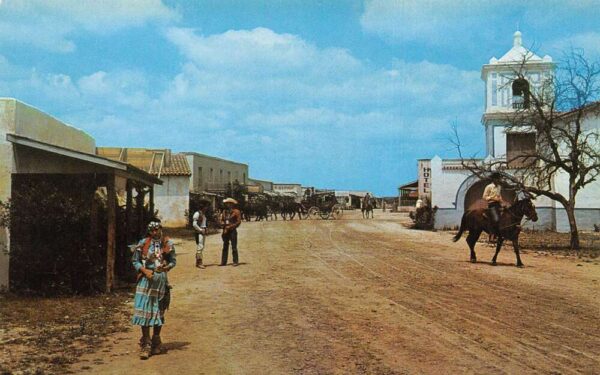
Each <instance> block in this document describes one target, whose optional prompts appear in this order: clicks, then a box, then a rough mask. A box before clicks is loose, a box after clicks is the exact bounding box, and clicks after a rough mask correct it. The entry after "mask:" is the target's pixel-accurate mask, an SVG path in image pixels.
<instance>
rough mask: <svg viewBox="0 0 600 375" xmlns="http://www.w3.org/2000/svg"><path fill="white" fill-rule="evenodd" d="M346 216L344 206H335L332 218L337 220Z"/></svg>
mask: <svg viewBox="0 0 600 375" xmlns="http://www.w3.org/2000/svg"><path fill="white" fill-rule="evenodd" d="M343 215H344V210H343V209H342V206H341V205H339V204H336V205H335V206H333V208H332V209H331V217H332V218H333V219H335V220H338V219H341V218H342V216H343Z"/></svg>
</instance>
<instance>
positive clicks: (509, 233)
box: [453, 196, 538, 267]
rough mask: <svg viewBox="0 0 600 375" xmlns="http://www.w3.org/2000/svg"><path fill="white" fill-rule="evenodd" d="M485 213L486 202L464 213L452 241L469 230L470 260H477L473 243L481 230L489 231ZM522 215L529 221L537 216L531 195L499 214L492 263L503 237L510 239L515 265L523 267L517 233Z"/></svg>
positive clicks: (487, 218)
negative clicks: (482, 205)
mask: <svg viewBox="0 0 600 375" xmlns="http://www.w3.org/2000/svg"><path fill="white" fill-rule="evenodd" d="M488 216H489V214H488V213H487V204H486V205H485V207H477V208H474V209H471V210H468V211H467V212H465V213H464V215H463V217H462V220H461V223H460V229H459V231H458V233H457V234H456V236H454V238H453V241H454V242H456V241H458V240H459V239H460V237H461V235H462V234H463V232H464V231H469V235H468V236H467V243H468V244H469V248H470V249H471V262H473V263H475V262H477V256H476V255H475V244H476V243H477V240H478V239H479V236H480V235H481V232H484V231H485V232H487V233H490V232H491V230H490V228H491V222H490V219H489V217H488ZM523 216H525V217H526V218H527V219H529V220H531V221H537V219H538V216H537V212H536V211H535V206H534V204H533V202H532V201H531V197H529V196H526V197H525V198H523V199H521V200H518V201H516V202H515V203H514V204H513V205H511V206H510V207H508V208H505V209H504V210H502V212H501V214H500V222H499V225H498V226H499V233H498V238H497V240H496V253H495V254H494V257H493V258H492V265H494V266H495V265H496V258H497V257H498V253H499V252H500V248H501V247H502V243H503V242H504V240H505V239H509V240H511V241H512V244H513V248H514V249H515V255H516V256H517V267H523V262H521V256H520V254H519V233H520V232H521V220H523Z"/></svg>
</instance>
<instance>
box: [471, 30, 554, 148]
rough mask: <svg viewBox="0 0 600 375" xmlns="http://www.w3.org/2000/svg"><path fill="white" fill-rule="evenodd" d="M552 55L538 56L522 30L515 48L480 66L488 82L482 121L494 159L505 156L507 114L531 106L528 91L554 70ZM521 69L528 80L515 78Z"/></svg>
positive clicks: (514, 38)
mask: <svg viewBox="0 0 600 375" xmlns="http://www.w3.org/2000/svg"><path fill="white" fill-rule="evenodd" d="M554 66H555V65H554V63H553V62H552V57H550V56H548V55H546V56H544V57H543V58H542V57H539V56H537V55H536V54H535V53H533V52H531V51H530V50H528V49H527V48H525V47H523V39H522V34H521V32H520V31H516V32H515V33H514V35H513V47H512V48H511V49H510V50H509V51H508V52H507V53H505V54H504V56H502V57H501V58H499V59H497V58H496V57H492V58H491V59H490V61H489V63H488V64H485V65H483V67H482V69H481V79H482V80H483V81H484V82H485V101H484V103H485V108H484V113H483V117H482V123H483V125H484V126H485V134H486V151H487V155H489V156H491V157H492V158H505V157H506V143H507V139H506V132H505V128H506V126H507V124H506V117H507V114H509V113H511V112H514V111H516V110H519V109H523V108H528V106H529V104H530V103H529V98H528V97H526V95H525V92H526V91H527V90H525V89H526V88H529V89H530V90H531V91H534V90H535V89H536V88H538V87H540V86H541V84H542V82H544V81H545V80H546V79H547V78H548V77H549V76H550V75H551V74H553V72H554ZM518 72H520V73H521V74H522V75H523V76H524V77H525V79H516V78H517V73H518Z"/></svg>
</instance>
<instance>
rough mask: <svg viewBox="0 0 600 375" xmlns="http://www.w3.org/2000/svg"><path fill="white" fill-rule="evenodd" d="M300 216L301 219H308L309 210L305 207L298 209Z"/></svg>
mask: <svg viewBox="0 0 600 375" xmlns="http://www.w3.org/2000/svg"><path fill="white" fill-rule="evenodd" d="M298 217H299V218H300V220H304V219H308V210H307V209H305V208H304V207H300V209H299V210H298Z"/></svg>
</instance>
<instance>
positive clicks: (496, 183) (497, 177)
mask: <svg viewBox="0 0 600 375" xmlns="http://www.w3.org/2000/svg"><path fill="white" fill-rule="evenodd" d="M490 179H491V180H492V181H491V182H490V183H489V184H488V185H487V186H486V187H485V190H484V191H483V199H484V200H485V201H486V202H487V204H488V211H487V212H488V215H489V219H490V224H491V225H490V232H491V233H493V234H498V231H499V230H500V228H499V227H498V222H499V221H500V210H501V208H502V175H501V174H500V173H498V172H494V173H492V174H491V175H490Z"/></svg>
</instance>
